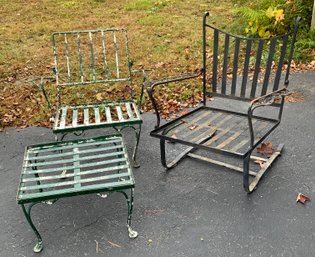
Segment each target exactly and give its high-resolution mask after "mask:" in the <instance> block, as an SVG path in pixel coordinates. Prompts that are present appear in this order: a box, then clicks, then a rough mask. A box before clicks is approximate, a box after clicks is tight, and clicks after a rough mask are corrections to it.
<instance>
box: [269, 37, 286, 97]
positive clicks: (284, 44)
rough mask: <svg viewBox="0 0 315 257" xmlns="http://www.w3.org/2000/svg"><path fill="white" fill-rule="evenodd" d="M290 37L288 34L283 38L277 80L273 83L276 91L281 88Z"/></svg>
mask: <svg viewBox="0 0 315 257" xmlns="http://www.w3.org/2000/svg"><path fill="white" fill-rule="evenodd" d="M288 37H289V36H288V35H285V36H284V37H283V39H282V47H281V53H280V57H279V63H278V67H277V72H276V76H275V81H274V84H273V91H276V90H278V88H279V82H280V77H281V72H282V66H283V62H284V57H285V54H286V49H287V43H288Z"/></svg>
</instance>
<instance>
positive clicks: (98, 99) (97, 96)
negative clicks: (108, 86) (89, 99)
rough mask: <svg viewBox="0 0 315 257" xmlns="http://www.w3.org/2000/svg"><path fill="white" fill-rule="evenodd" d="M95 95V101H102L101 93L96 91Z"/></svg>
mask: <svg viewBox="0 0 315 257" xmlns="http://www.w3.org/2000/svg"><path fill="white" fill-rule="evenodd" d="M95 97H96V99H97V101H103V96H102V93H97V94H96V96H95Z"/></svg>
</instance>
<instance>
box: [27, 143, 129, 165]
mask: <svg viewBox="0 0 315 257" xmlns="http://www.w3.org/2000/svg"><path fill="white" fill-rule="evenodd" d="M122 146H123V145H122V144H120V145H114V146H110V147H104V148H100V147H97V148H93V149H84V150H83V151H80V150H78V154H88V153H97V152H102V151H108V150H114V149H119V148H121V147H122ZM72 154H73V153H72V152H66V153H57V154H50V155H41V156H36V157H27V158H25V161H33V160H45V159H51V158H57V157H64V156H71V155H72Z"/></svg>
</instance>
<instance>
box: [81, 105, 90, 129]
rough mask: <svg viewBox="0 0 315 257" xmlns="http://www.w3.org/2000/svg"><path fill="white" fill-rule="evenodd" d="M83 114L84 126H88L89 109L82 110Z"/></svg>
mask: <svg viewBox="0 0 315 257" xmlns="http://www.w3.org/2000/svg"><path fill="white" fill-rule="evenodd" d="M83 112H84V125H89V123H90V122H89V121H90V119H89V109H88V108H85V109H84V110H83Z"/></svg>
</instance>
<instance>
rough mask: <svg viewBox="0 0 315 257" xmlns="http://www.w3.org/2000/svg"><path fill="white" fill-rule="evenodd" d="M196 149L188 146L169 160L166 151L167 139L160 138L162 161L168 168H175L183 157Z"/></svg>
mask: <svg viewBox="0 0 315 257" xmlns="http://www.w3.org/2000/svg"><path fill="white" fill-rule="evenodd" d="M194 149H195V148H194V147H188V148H187V149H186V150H184V151H183V152H181V153H180V154H179V155H177V156H176V157H175V158H174V159H173V160H172V161H170V162H167V161H166V151H165V139H160V151H161V162H162V165H163V167H164V168H166V169H172V168H174V167H175V166H176V165H177V164H178V163H179V162H180V161H181V160H182V159H184V158H185V157H186V156H187V155H188V154H189V153H190V152H192V151H193V150H194Z"/></svg>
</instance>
